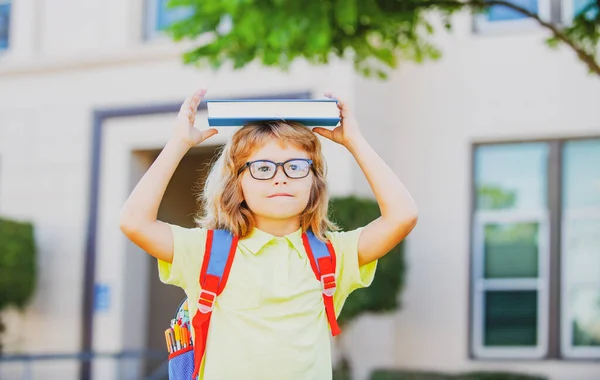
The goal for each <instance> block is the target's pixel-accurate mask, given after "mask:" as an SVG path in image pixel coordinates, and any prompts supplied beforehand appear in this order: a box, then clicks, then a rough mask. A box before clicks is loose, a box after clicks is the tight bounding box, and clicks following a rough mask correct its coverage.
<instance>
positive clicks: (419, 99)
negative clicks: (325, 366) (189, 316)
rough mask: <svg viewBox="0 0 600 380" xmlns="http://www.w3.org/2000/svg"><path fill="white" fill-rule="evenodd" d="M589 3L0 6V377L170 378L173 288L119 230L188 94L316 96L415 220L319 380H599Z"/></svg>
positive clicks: (594, 78)
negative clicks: (354, 133) (402, 188)
mask: <svg viewBox="0 0 600 380" xmlns="http://www.w3.org/2000/svg"><path fill="white" fill-rule="evenodd" d="M599 7H600V2H598V1H595V0H587V1H586V0H509V1H507V2H505V1H497V0H490V1H483V0H465V1H454V0H447V1H446V0H443V1H442V0H435V1H434V0H430V1H426V0H404V1H394V0H387V1H384V0H303V1H299V0H293V1H291V0H271V1H267V0H246V1H234V0H220V1H217V0H204V1H199V0H179V1H173V2H172V4H171V3H168V2H167V1H166V0H104V1H93V0H84V1H82V0H53V1H48V0H12V1H11V0H0V309H1V312H0V317H1V320H2V326H3V327H2V328H0V330H1V331H0V342H1V343H2V351H1V352H2V354H1V356H0V379H2V380H13V379H14V380H17V379H42V378H43V379H166V378H167V375H166V365H167V361H166V357H167V351H166V347H165V341H164V330H165V329H166V328H167V324H168V321H169V320H170V319H171V318H173V316H174V313H175V310H176V308H177V306H178V305H179V303H180V302H181V300H182V299H183V297H184V296H185V295H184V294H183V292H182V291H181V290H180V289H178V288H175V287H172V286H167V285H163V284H161V283H160V282H159V280H158V275H157V266H156V260H154V259H152V258H151V257H150V256H149V255H147V254H145V253H144V252H143V251H141V250H140V249H139V248H137V247H136V246H134V245H133V244H132V243H130V242H129V241H128V240H127V239H126V238H125V237H124V236H123V234H122V233H121V232H120V230H119V225H118V216H119V210H120V207H121V206H122V204H123V202H124V201H125V199H126V197H127V196H128V195H129V192H130V191H131V190H132V188H133V186H134V185H135V183H136V182H137V181H138V180H139V178H140V177H141V175H142V174H143V173H144V172H145V170H147V169H148V167H149V166H150V164H151V163H152V161H153V160H154V159H155V158H156V156H157V155H158V153H159V152H160V150H161V149H162V147H163V146H164V144H165V143H166V141H167V140H168V139H169V137H170V135H171V130H172V129H171V127H172V125H173V120H174V118H175V115H176V112H177V111H178V109H179V107H180V105H181V102H182V101H183V99H184V98H185V97H186V96H188V95H189V94H190V93H191V92H192V91H193V90H195V89H196V88H197V87H198V86H200V85H203V86H206V87H207V88H208V90H209V92H208V94H207V97H208V98H236V99H243V98H321V97H323V93H324V92H325V91H333V92H334V94H336V95H338V96H340V97H341V98H342V99H345V100H346V101H347V102H348V103H349V104H350V108H351V109H352V111H353V112H354V113H355V114H356V116H357V119H358V121H359V123H360V126H361V129H362V131H363V133H364V135H365V136H366V138H367V140H368V141H369V142H370V143H371V144H372V146H373V147H374V148H375V149H376V150H377V151H378V152H379V154H380V155H381V156H382V158H383V159H384V160H385V161H386V162H387V163H388V164H389V165H390V166H391V167H392V168H393V170H394V171H395V172H396V173H397V174H398V175H399V177H400V178H401V180H402V181H403V182H404V184H405V185H406V187H407V188H408V189H409V191H410V192H411V193H412V195H413V196H414V198H415V200H416V202H417V204H418V206H419V211H420V215H419V222H418V225H417V227H416V228H415V230H414V231H413V232H412V233H411V235H410V236H409V237H408V238H407V239H406V240H405V241H404V242H403V243H401V245H400V246H398V247H397V248H396V249H395V250H394V253H393V254H390V255H389V258H388V256H386V261H382V262H381V265H380V266H379V269H378V275H377V281H378V282H377V284H374V285H373V288H372V289H365V290H361V291H357V292H355V294H353V295H351V296H350V299H349V301H348V304H347V308H348V311H345V313H346V314H343V317H344V324H343V331H344V332H343V334H342V335H341V336H340V337H336V338H335V340H334V342H333V350H334V361H335V362H334V365H335V368H336V373H335V378H336V379H353V380H367V379H372V380H382V379H388V380H390V379H421V380H424V379H429V380H431V379H439V380H442V379H472V380H476V379H488V380H491V379H497V380H502V379H552V380H597V379H600V67H599V66H598V62H599V60H598V54H597V47H598V38H599V36H600V19H599V17H600V15H599V12H598V9H599ZM196 124H197V126H198V127H199V128H206V127H207V122H206V110H205V108H204V106H203V105H201V106H200V110H199V112H198V117H197V118H196ZM232 132H233V128H229V129H228V128H223V129H222V130H221V131H220V133H219V135H218V136H217V137H215V138H213V139H211V140H209V141H207V144H202V146H201V147H197V148H194V149H192V150H191V151H190V152H189V154H188V155H187V156H186V157H185V158H184V159H183V161H182V162H181V165H180V166H179V168H178V169H177V172H176V173H175V175H174V177H173V180H172V181H171V183H170V185H169V188H168V190H167V194H166V195H165V198H164V201H163V203H162V205H161V209H160V215H159V217H160V218H161V219H162V220H165V221H168V222H171V223H178V224H181V225H185V226H193V215H194V213H195V212H196V210H197V205H196V202H195V198H194V191H195V189H196V188H197V183H198V181H201V180H202V178H203V177H204V176H205V175H206V173H207V170H208V164H209V163H210V161H211V159H212V157H213V156H214V154H215V151H216V150H217V149H218V148H219V147H220V146H221V145H222V144H223V143H224V142H225V141H226V140H227V138H228V137H229V136H230V135H231V133H232ZM323 149H324V153H325V156H326V159H327V162H328V167H329V173H328V182H329V189H330V193H331V196H332V197H333V201H334V202H338V203H337V204H336V207H333V212H337V213H338V214H337V218H336V219H337V220H339V221H340V222H341V224H342V225H344V226H346V227H348V228H350V227H351V226H353V225H360V224H361V223H363V221H364V220H369V218H370V215H371V214H368V213H367V210H369V211H368V212H370V213H375V214H376V213H377V208H376V205H375V209H374V210H373V205H374V203H373V196H372V193H371V191H370V188H369V186H368V184H367V183H366V181H365V179H364V177H363V175H362V173H361V171H360V169H359V168H358V166H357V165H356V164H355V162H354V160H353V157H352V156H351V155H350V154H349V153H348V152H347V151H345V150H344V149H343V148H341V147H340V146H336V145H334V144H332V143H329V142H328V141H323ZM375 214H374V215H375ZM232 364H234V363H232ZM511 376H512V377H511ZM268 378H269V377H268V373H266V374H265V379H268Z"/></svg>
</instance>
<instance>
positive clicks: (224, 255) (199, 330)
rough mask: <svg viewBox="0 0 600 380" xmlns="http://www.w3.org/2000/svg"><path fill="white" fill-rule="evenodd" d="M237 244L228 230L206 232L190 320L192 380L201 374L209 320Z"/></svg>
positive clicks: (235, 237) (236, 238) (234, 237)
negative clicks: (192, 328)
mask: <svg viewBox="0 0 600 380" xmlns="http://www.w3.org/2000/svg"><path fill="white" fill-rule="evenodd" d="M237 243H238V237H237V236H233V235H232V234H231V233H230V232H229V231H226V230H208V232H207V237H206V249H205V251H204V261H203V263H202V270H201V271H200V279H199V281H200V297H199V298H198V311H197V312H196V315H194V318H193V319H192V326H193V327H194V334H195V342H194V374H193V375H192V379H193V380H196V379H197V378H198V373H199V372H200V363H201V362H202V359H203V357H204V352H205V351H206V341H207V338H208V328H209V325H210V317H211V316H212V311H213V308H214V306H215V300H216V298H217V296H218V295H219V294H221V292H222V291H223V289H225V284H226V283H227V279H228V278H229V271H230V270H231V264H232V263H233V258H234V256H235V251H236V248H237Z"/></svg>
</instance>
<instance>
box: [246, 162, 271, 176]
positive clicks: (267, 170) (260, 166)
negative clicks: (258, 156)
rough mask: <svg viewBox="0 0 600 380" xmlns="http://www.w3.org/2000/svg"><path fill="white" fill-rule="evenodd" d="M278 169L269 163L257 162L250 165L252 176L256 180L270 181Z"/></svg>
mask: <svg viewBox="0 0 600 380" xmlns="http://www.w3.org/2000/svg"><path fill="white" fill-rule="evenodd" d="M276 168H277V167H276V166H275V164H274V163H272V162H269V161H256V162H253V163H251V164H250V174H252V176H253V177H254V178H258V179H269V178H271V177H273V176H274V175H275V169H276Z"/></svg>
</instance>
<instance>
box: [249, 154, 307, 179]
mask: <svg viewBox="0 0 600 380" xmlns="http://www.w3.org/2000/svg"><path fill="white" fill-rule="evenodd" d="M291 161H304V162H307V163H308V165H309V167H310V169H311V170H312V164H313V161H312V160H310V159H308V158H290V159H289V160H287V161H284V162H275V161H271V160H255V161H248V162H246V163H245V164H244V166H243V167H242V168H241V169H240V170H239V171H238V175H240V174H241V173H242V172H243V171H244V170H246V168H248V171H249V172H250V175H251V176H252V178H254V179H256V180H258V181H266V180H269V179H273V177H275V176H276V175H277V168H278V167H279V166H281V169H283V174H285V175H286V177H288V178H291V179H302V178H306V177H308V174H309V173H310V170H308V171H307V172H306V175H304V176H302V177H290V175H289V174H288V173H287V172H286V171H285V164H287V163H288V162H291ZM256 162H269V163H271V164H273V165H275V170H274V171H273V175H272V176H271V177H269V178H256V177H255V176H254V175H253V174H252V170H250V165H252V164H254V163H256Z"/></svg>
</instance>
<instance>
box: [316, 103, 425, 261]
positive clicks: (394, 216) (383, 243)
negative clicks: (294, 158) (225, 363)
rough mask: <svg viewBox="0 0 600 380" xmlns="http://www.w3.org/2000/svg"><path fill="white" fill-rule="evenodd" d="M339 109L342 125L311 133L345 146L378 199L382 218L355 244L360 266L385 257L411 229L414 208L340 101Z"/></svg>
mask: <svg viewBox="0 0 600 380" xmlns="http://www.w3.org/2000/svg"><path fill="white" fill-rule="evenodd" d="M327 96H331V95H329V94H327ZM338 108H339V109H340V116H341V118H342V122H341V126H339V127H337V128H335V129H334V130H328V129H324V128H314V129H313V131H314V132H315V133H317V134H319V135H321V136H323V137H325V138H328V139H330V140H332V141H335V142H337V143H339V144H342V145H344V146H345V147H346V148H347V149H348V150H349V151H350V153H352V155H353V156H354V158H355V159H356V161H357V163H358V165H359V166H360V168H361V169H362V171H363V173H364V174H365V176H366V178H367V181H368V182H369V185H370V186H371V189H372V190H373V193H374V194H375V198H376V199H377V203H378V205H379V209H380V211H381V216H380V217H379V218H377V219H375V220H374V221H372V222H371V223H369V224H368V225H367V226H366V227H365V229H364V230H363V231H362V232H361V234H360V239H359V242H358V261H359V265H361V266H362V265H365V264H368V263H370V262H372V261H374V260H377V259H379V258H381V257H382V256H384V255H385V254H386V253H388V252H389V251H390V250H391V249H392V248H394V247H395V246H396V245H397V244H398V243H400V242H401V241H402V240H403V239H404V238H405V237H406V236H407V235H408V234H409V233H410V232H411V231H412V230H413V228H414V227H415V225H416V223H417V205H416V204H415V202H414V200H413V199H412V197H411V195H410V194H409V193H408V191H407V190H406V188H405V187H404V185H403V184H402V182H401V181H400V179H399V178H398V176H397V175H396V174H395V173H394V172H393V171H392V170H391V169H390V167H389V166H388V165H387V164H386V163H385V162H384V161H383V159H381V157H379V155H378V154H377V153H376V152H375V150H373V148H372V147H371V146H370V145H369V143H368V142H367V140H365V138H364V137H363V136H362V134H361V133H360V130H359V128H358V124H357V122H356V120H355V119H354V117H353V116H352V115H351V114H350V111H349V110H348V107H347V106H346V105H345V104H344V103H343V102H342V101H341V100H339V99H338Z"/></svg>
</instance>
